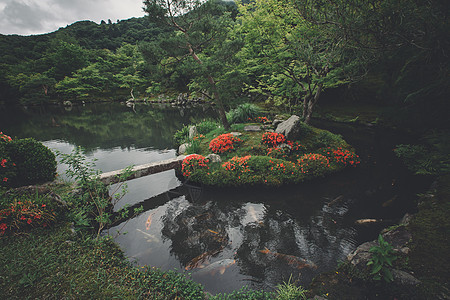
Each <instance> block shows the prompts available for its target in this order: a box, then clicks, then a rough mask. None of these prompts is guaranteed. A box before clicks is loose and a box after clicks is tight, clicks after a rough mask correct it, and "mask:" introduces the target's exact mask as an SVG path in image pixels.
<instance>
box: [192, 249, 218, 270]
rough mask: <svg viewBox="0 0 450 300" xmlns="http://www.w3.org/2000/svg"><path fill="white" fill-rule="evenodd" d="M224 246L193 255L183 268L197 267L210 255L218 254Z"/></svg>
mask: <svg viewBox="0 0 450 300" xmlns="http://www.w3.org/2000/svg"><path fill="white" fill-rule="evenodd" d="M223 248H224V246H221V247H220V248H219V249H215V250H211V251H206V252H205V253H202V254H200V255H199V256H196V257H194V258H193V259H192V260H191V261H190V262H189V263H188V264H187V265H186V267H185V268H184V269H185V270H192V269H195V268H198V267H199V266H200V265H202V264H203V263H204V262H205V261H207V260H209V258H210V257H212V256H214V255H217V254H219V253H220V252H221V251H222V250H223Z"/></svg>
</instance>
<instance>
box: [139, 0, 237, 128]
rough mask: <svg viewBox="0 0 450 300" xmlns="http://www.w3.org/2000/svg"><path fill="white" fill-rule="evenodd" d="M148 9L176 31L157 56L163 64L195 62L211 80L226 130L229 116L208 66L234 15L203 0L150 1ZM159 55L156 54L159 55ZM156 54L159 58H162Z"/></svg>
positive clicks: (157, 18)
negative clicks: (212, 50) (213, 51)
mask: <svg viewBox="0 0 450 300" xmlns="http://www.w3.org/2000/svg"><path fill="white" fill-rule="evenodd" d="M144 5H145V7H144V9H145V11H146V12H147V13H148V14H149V17H150V18H151V19H152V20H155V21H158V22H160V23H162V24H164V25H165V26H169V27H171V28H173V29H174V34H173V35H172V37H171V38H170V39H168V40H166V41H163V42H162V43H160V44H159V46H161V49H160V50H159V52H158V54H159V55H161V56H163V57H155V58H154V59H156V61H158V62H161V61H162V60H163V58H168V57H171V59H169V60H166V61H165V62H166V63H180V62H182V61H184V60H185V59H187V58H191V59H193V61H194V62H195V63H196V64H197V65H198V67H199V69H200V70H201V73H202V74H203V76H204V77H205V78H206V79H207V81H208V90H209V92H210V93H211V94H212V95H213V97H214V101H215V103H216V105H217V108H218V112H219V117H220V120H221V122H222V124H223V126H224V128H225V129H227V130H228V129H229V127H230V125H229V124H228V120H227V118H226V115H225V107H224V104H223V99H222V96H221V95H220V93H219V90H218V88H217V82H216V79H215V78H214V77H213V72H211V70H210V69H208V66H206V65H205V63H204V61H205V58H207V57H208V56H209V53H208V51H209V50H211V49H212V48H213V47H214V45H215V43H217V42H218V41H223V40H225V39H226V36H227V32H228V29H229V26H228V25H227V24H228V23H229V21H230V20H231V19H230V14H229V13H226V12H224V9H223V7H222V6H219V5H217V2H216V1H206V2H205V1H200V0H146V1H144ZM155 54H156V52H155V53H154V54H153V55H155ZM158 54H156V55H158Z"/></svg>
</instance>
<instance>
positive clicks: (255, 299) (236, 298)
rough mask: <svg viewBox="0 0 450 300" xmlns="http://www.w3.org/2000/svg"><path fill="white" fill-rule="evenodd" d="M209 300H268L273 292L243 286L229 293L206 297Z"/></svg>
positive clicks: (271, 297)
mask: <svg viewBox="0 0 450 300" xmlns="http://www.w3.org/2000/svg"><path fill="white" fill-rule="evenodd" d="M208 299H210V300H270V299H273V293H269V292H264V291H254V290H251V289H249V288H248V287H246V286H244V287H242V288H241V289H240V290H238V291H234V292H232V293H229V294H217V295H215V296H212V297H210V298H208Z"/></svg>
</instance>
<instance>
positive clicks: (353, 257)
mask: <svg viewBox="0 0 450 300" xmlns="http://www.w3.org/2000/svg"><path fill="white" fill-rule="evenodd" d="M377 245H378V243H377V242H376V241H371V242H366V243H364V244H362V245H360V246H358V248H356V250H355V251H353V252H351V253H350V254H349V255H347V260H348V261H349V262H350V263H351V264H352V265H353V266H354V267H356V268H357V269H358V270H360V271H363V270H365V269H366V268H367V263H368V262H369V260H370V258H371V257H372V253H370V252H369V250H370V248H372V247H373V246H377Z"/></svg>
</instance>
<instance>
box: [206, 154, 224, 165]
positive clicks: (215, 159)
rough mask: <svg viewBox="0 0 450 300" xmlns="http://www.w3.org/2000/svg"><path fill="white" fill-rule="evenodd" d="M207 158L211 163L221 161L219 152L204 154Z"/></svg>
mask: <svg viewBox="0 0 450 300" xmlns="http://www.w3.org/2000/svg"><path fill="white" fill-rule="evenodd" d="M206 158H207V159H209V161H210V162H212V163H221V162H222V158H220V155H219V154H214V153H212V154H209V155H208V156H206Z"/></svg>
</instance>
